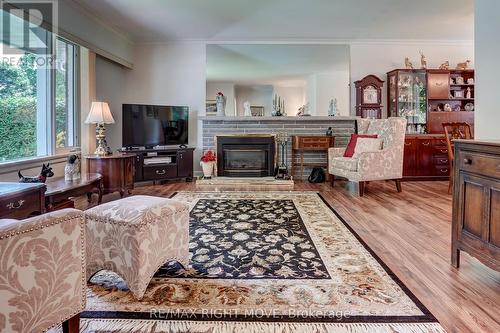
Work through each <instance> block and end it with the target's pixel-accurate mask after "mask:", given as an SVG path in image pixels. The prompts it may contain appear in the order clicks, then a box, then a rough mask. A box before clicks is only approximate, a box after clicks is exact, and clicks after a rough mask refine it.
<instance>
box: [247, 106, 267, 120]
mask: <svg viewBox="0 0 500 333" xmlns="http://www.w3.org/2000/svg"><path fill="white" fill-rule="evenodd" d="M250 112H252V117H263V116H264V107H263V106H260V105H251V106H250Z"/></svg>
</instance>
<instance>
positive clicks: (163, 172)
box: [156, 169, 167, 175]
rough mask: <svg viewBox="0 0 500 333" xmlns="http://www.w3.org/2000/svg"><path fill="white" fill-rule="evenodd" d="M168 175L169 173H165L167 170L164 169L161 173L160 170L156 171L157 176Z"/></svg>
mask: <svg viewBox="0 0 500 333" xmlns="http://www.w3.org/2000/svg"><path fill="white" fill-rule="evenodd" d="M166 173H167V172H166V171H165V169H163V170H161V171H160V170H156V174H157V175H164V174H166Z"/></svg>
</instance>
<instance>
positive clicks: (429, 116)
mask: <svg viewBox="0 0 500 333" xmlns="http://www.w3.org/2000/svg"><path fill="white" fill-rule="evenodd" d="M387 81H388V85H387V99H388V104H387V105H388V115H389V116H390V117H405V118H406V119H407V120H408V125H407V131H406V132H407V135H406V141H405V150H404V163H403V165H404V167H403V179H404V180H445V179H448V178H449V176H450V172H451V170H450V167H449V165H448V147H447V146H446V139H445V136H444V131H443V125H442V124H443V123H451V122H466V123H468V124H470V125H471V127H473V126H474V83H475V82H474V70H473V69H469V70H442V69H416V70H413V69H395V70H393V71H391V72H389V73H387Z"/></svg>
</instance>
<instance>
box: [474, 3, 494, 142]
mask: <svg viewBox="0 0 500 333" xmlns="http://www.w3.org/2000/svg"><path fill="white" fill-rule="evenodd" d="M499 12H500V2H499V1H497V0H476V2H475V52H476V62H477V66H476V73H475V74H476V90H475V98H476V100H475V103H476V114H475V123H474V125H475V131H474V133H475V136H476V138H477V139H484V140H491V139H495V140H499V139H500V127H499V125H500V111H499V108H498V79H499V78H500V66H499V65H498V59H499V57H498V55H499V54H500V43H499V42H498V36H499V34H500V20H499V18H498V13H499Z"/></svg>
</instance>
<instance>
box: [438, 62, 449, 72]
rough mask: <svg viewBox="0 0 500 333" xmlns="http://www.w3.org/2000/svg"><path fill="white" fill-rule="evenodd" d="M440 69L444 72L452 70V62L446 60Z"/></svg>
mask: <svg viewBox="0 0 500 333" xmlns="http://www.w3.org/2000/svg"><path fill="white" fill-rule="evenodd" d="M439 69H444V70H449V69H450V62H449V61H448V60H446V61H445V62H443V63H442V64H441V65H440V66H439Z"/></svg>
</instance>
